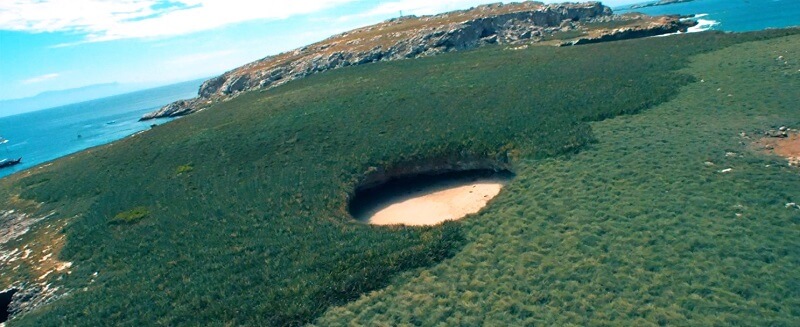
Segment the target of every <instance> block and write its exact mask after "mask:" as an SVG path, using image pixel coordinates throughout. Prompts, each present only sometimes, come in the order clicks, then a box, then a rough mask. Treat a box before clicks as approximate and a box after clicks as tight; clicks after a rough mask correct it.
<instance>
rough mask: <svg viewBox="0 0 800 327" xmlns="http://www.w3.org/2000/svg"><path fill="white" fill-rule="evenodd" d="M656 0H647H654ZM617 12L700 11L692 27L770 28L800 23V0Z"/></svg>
mask: <svg viewBox="0 0 800 327" xmlns="http://www.w3.org/2000/svg"><path fill="white" fill-rule="evenodd" d="M650 2H655V1H643V3H650ZM626 8H630V5H628V6H620V7H616V8H614V12H615V13H618V14H621V13H626V12H631V11H634V12H641V13H645V14H648V15H668V14H681V15H690V14H694V15H696V19H697V22H698V23H699V24H698V26H697V27H695V28H694V29H693V30H692V31H695V32H696V31H702V30H709V29H712V30H719V31H728V32H749V31H759V30H763V29H767V28H782V27H790V26H800V0H695V1H691V2H683V3H676V4H671V5H665V6H655V7H646V8H639V9H633V10H630V9H626Z"/></svg>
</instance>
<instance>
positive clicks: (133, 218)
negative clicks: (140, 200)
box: [108, 207, 150, 225]
mask: <svg viewBox="0 0 800 327" xmlns="http://www.w3.org/2000/svg"><path fill="white" fill-rule="evenodd" d="M148 215H150V210H147V208H146V207H136V208H133V209H131V210H128V211H123V212H120V213H118V214H116V215H115V216H114V218H112V219H111V220H109V222H108V223H109V224H112V225H120V224H135V223H138V222H139V221H140V220H142V219H144V218H145V217H147V216H148Z"/></svg>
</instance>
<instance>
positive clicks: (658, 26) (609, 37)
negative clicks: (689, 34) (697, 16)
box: [561, 16, 697, 46]
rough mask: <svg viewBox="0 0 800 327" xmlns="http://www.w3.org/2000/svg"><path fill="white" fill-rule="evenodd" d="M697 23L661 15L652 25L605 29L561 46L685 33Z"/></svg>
mask: <svg viewBox="0 0 800 327" xmlns="http://www.w3.org/2000/svg"><path fill="white" fill-rule="evenodd" d="M695 25H697V22H696V21H694V20H684V19H681V17H679V16H664V17H661V18H660V19H659V20H658V21H657V22H654V23H652V24H650V25H645V26H642V25H637V26H627V27H622V28H616V29H612V30H608V31H603V32H600V33H597V34H596V35H593V36H588V37H581V38H577V39H575V40H571V41H567V42H563V43H562V44H561V46H570V45H582V44H592V43H600V42H609V41H619V40H627V39H636V38H642V37H650V36H657V35H665V34H672V33H677V32H683V33H685V32H686V31H687V30H688V29H689V27H692V26H695Z"/></svg>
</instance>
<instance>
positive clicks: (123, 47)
mask: <svg viewBox="0 0 800 327" xmlns="http://www.w3.org/2000/svg"><path fill="white" fill-rule="evenodd" d="M487 2H497V1H492V0H289V1H255V0H113V1H109V0H3V1H0V100H5V99H15V98H23V97H29V96H33V95H36V94H39V93H41V92H44V91H50V90H62V89H70V88H76V87H82V86H86V85H93V84H102V83H111V82H118V83H123V84H130V85H139V86H141V88H145V87H150V86H157V85H164V84H170V83H174V82H180V81H186V80H191V79H196V78H201V77H208V76H213V75H217V74H219V73H222V72H224V71H226V70H229V69H232V68H235V67H237V66H240V65H242V64H245V63H247V62H250V61H253V60H256V59H259V58H262V57H265V56H268V55H272V54H276V53H279V52H282V51H286V50H291V49H294V48H297V47H300V46H303V45H306V44H309V43H312V42H315V41H319V40H321V39H324V38H326V37H328V36H330V35H333V34H335V33H339V32H343V31H346V30H350V29H353V28H356V27H359V26H364V25H369V24H373V23H377V22H380V21H382V20H385V19H387V18H391V17H395V16H397V15H398V14H399V12H400V10H402V11H403V14H416V15H425V14H433V13H439V12H444V11H450V10H455V9H465V8H469V7H472V6H475V5H479V4H483V3H487ZM545 2H561V1H545ZM637 2H642V0H610V1H604V3H605V4H606V5H609V6H611V7H614V6H618V5H622V4H629V3H637Z"/></svg>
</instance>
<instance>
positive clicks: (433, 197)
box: [364, 178, 508, 226]
mask: <svg viewBox="0 0 800 327" xmlns="http://www.w3.org/2000/svg"><path fill="white" fill-rule="evenodd" d="M506 183H508V180H507V179H503V178H483V179H478V180H474V179H471V180H470V179H467V180H464V179H461V180H449V181H441V182H437V183H435V184H432V185H426V186H424V187H420V188H417V189H413V190H408V191H405V192H402V193H399V194H395V195H394V196H391V197H389V198H386V199H384V200H382V201H381V202H380V203H377V204H376V205H375V206H374V207H373V209H372V210H369V211H367V212H366V213H365V215H364V217H369V218H368V219H366V222H368V223H370V224H373V225H398V224H403V225H409V226H426V225H436V224H439V223H441V222H443V221H446V220H457V219H461V218H463V217H465V216H467V215H469V214H473V213H477V212H478V211H480V210H481V209H482V208H483V207H485V206H486V205H487V204H488V202H489V200H491V199H493V198H494V197H495V196H497V195H498V194H499V193H500V190H501V189H502V188H503V186H505V185H506Z"/></svg>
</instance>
